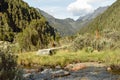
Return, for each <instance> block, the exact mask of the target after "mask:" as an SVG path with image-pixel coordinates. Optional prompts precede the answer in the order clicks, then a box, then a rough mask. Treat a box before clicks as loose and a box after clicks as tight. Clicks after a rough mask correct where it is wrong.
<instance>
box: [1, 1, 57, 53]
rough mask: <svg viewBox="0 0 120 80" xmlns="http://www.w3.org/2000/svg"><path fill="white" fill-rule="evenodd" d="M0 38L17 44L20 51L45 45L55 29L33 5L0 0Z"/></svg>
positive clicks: (51, 38)
mask: <svg viewBox="0 0 120 80" xmlns="http://www.w3.org/2000/svg"><path fill="white" fill-rule="evenodd" d="M0 7H2V8H1V10H0V13H1V15H2V16H1V20H0V40H1V41H9V42H14V43H18V44H19V48H20V49H19V50H20V51H29V50H36V49H38V48H44V47H46V46H47V45H48V44H49V43H50V41H51V40H53V41H54V40H55V36H56V31H55V29H54V28H53V27H51V26H50V25H49V23H48V22H47V21H46V19H45V18H44V17H43V16H42V15H41V14H40V13H39V12H37V10H36V9H34V8H33V7H29V6H28V4H27V3H25V2H23V1H22V0H1V1H0Z"/></svg>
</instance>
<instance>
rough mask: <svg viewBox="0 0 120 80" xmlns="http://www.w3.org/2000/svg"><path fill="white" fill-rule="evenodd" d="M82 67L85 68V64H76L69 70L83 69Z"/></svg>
mask: <svg viewBox="0 0 120 80" xmlns="http://www.w3.org/2000/svg"><path fill="white" fill-rule="evenodd" d="M84 68H86V66H85V65H80V64H79V65H76V66H74V67H73V68H72V69H71V70H72V71H78V70H81V69H84Z"/></svg>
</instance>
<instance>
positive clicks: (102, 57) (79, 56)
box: [18, 50, 120, 67]
mask: <svg viewBox="0 0 120 80" xmlns="http://www.w3.org/2000/svg"><path fill="white" fill-rule="evenodd" d="M119 52H120V50H115V51H110V50H108V51H102V52H93V53H87V52H85V50H82V51H78V52H70V51H65V50H61V51H57V53H56V54H54V55H52V56H49V55H42V56H38V55H36V54H35V53H36V52H28V53H22V54H19V56H18V64H19V65H22V66H24V67H26V66H27V67H33V66H51V67H55V66H57V65H60V66H62V67H64V66H66V65H67V64H70V63H77V62H103V63H106V64H107V65H113V64H114V65H120V53H119Z"/></svg>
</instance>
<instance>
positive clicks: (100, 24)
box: [80, 0, 120, 33]
mask: <svg viewBox="0 0 120 80" xmlns="http://www.w3.org/2000/svg"><path fill="white" fill-rule="evenodd" d="M105 29H110V30H118V31H120V0H117V1H116V2H115V3H114V4H113V5H112V6H110V7H109V8H108V9H107V10H106V11H105V12H104V13H103V14H101V15H99V16H98V17H97V18H96V19H94V20H93V22H91V23H90V24H89V25H88V26H86V27H84V28H83V29H81V31H80V32H81V33H84V32H90V33H91V32H92V33H93V32H95V31H96V30H99V31H103V30H105Z"/></svg>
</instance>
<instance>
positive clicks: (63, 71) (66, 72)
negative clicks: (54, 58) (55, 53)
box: [52, 70, 70, 78]
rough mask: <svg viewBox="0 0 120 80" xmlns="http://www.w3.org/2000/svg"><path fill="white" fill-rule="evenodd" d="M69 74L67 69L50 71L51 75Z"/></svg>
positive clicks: (62, 75)
mask: <svg viewBox="0 0 120 80" xmlns="http://www.w3.org/2000/svg"><path fill="white" fill-rule="evenodd" d="M68 75H70V73H69V72H68V71H65V70H58V71H53V72H52V77H53V78H55V77H64V76H68Z"/></svg>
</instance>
